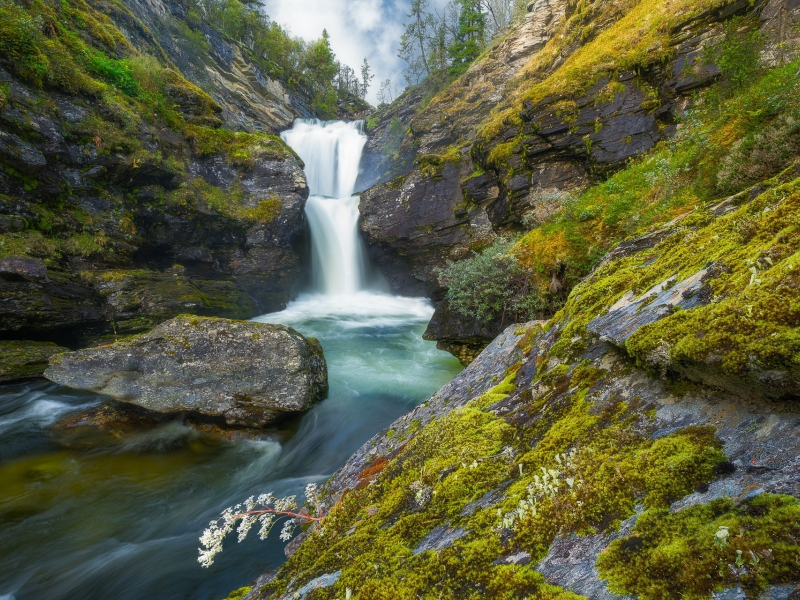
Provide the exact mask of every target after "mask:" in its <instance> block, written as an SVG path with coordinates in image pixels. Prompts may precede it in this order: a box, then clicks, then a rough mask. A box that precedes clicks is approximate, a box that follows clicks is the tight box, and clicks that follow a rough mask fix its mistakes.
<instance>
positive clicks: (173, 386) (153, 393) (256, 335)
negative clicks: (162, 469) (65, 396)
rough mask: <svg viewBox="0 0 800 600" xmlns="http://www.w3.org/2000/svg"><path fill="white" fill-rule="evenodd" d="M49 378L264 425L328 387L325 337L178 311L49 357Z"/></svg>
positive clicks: (150, 405)
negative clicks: (108, 340) (132, 333)
mask: <svg viewBox="0 0 800 600" xmlns="http://www.w3.org/2000/svg"><path fill="white" fill-rule="evenodd" d="M45 377H47V378H48V379H50V380H51V381H53V382H55V383H59V384H61V385H65V386H68V387H72V388H76V389H83V390H91V391H94V392H97V393H101V394H106V395H108V396H111V397H112V398H114V399H116V400H120V401H122V402H128V403H131V404H135V405H138V406H141V407H143V408H146V409H148V410H150V411H155V412H159V413H165V414H170V413H172V414H174V413H193V414H197V415H203V416H207V417H211V418H217V419H220V420H223V421H224V422H225V424H226V425H229V426H235V427H263V426H265V425H267V424H269V423H270V422H273V421H275V420H276V419H278V418H279V417H281V416H283V415H286V414H289V413H297V412H302V411H305V410H308V409H309V408H311V407H312V406H313V405H314V404H316V403H317V402H319V401H320V400H322V399H323V398H324V397H325V396H326V395H327V393H328V372H327V365H326V363H325V358H324V356H323V354H322V347H321V346H320V343H319V342H318V341H317V340H316V339H314V338H305V337H303V336H302V335H300V334H299V333H297V332H296V331H295V330H293V329H291V328H289V327H285V326H283V325H271V324H266V323H253V322H248V321H232V320H227V319H217V318H203V317H194V316H186V315H183V316H180V317H176V318H175V319H171V320H169V321H166V322H164V323H162V324H161V325H159V326H158V327H156V328H155V329H153V330H152V331H151V332H149V333H146V334H142V335H139V336H136V337H133V338H129V339H127V340H125V341H121V342H117V343H115V344H111V345H109V346H103V347H98V348H88V349H86V350H80V351H78V352H70V353H68V354H63V355H60V356H58V357H54V358H53V359H52V360H51V361H50V367H49V368H48V369H47V370H46V371H45Z"/></svg>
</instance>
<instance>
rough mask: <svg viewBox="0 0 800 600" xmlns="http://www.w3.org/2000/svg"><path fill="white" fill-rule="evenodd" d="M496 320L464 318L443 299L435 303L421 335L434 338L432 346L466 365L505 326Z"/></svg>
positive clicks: (428, 338)
mask: <svg viewBox="0 0 800 600" xmlns="http://www.w3.org/2000/svg"><path fill="white" fill-rule="evenodd" d="M506 325H508V323H506V324H503V322H502V321H501V320H499V319H496V320H493V321H490V322H489V323H484V322H483V321H480V320H478V319H475V318H472V317H465V316H463V315H461V314H460V313H458V312H457V311H454V310H453V309H452V308H451V307H450V302H449V301H448V300H447V298H445V299H444V300H442V301H441V302H440V303H439V304H438V305H437V306H436V310H435V311H434V313H433V316H432V317H431V320H430V322H429V323H428V327H427V329H426V330H425V333H423V334H422V338H423V339H426V340H435V341H436V342H437V343H436V347H437V348H439V349H440V350H446V351H447V352H450V353H451V354H452V355H453V356H455V357H456V358H458V360H459V361H461V364H462V365H464V366H467V365H468V364H470V363H471V362H472V361H473V360H475V359H476V358H477V356H478V355H479V354H480V353H481V352H482V351H483V349H484V348H486V346H488V345H489V343H490V342H491V341H492V340H493V339H494V338H496V337H497V336H498V335H499V334H500V333H501V332H502V331H503V329H505V326H506Z"/></svg>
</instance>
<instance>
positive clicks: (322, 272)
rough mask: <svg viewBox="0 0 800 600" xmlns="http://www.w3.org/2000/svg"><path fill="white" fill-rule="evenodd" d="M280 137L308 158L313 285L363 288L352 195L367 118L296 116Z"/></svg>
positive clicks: (330, 289) (340, 290)
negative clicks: (351, 120) (320, 118)
mask: <svg viewBox="0 0 800 600" xmlns="http://www.w3.org/2000/svg"><path fill="white" fill-rule="evenodd" d="M281 137H282V138H283V140H284V141H285V142H286V143H287V144H288V145H289V146H290V147H291V148H292V149H293V150H294V151H295V152H297V154H298V155H299V156H300V158H302V159H303V162H304V163H305V173H306V178H307V179H308V186H309V189H310V191H311V196H310V197H309V199H308V202H307V203H306V217H307V218H308V223H309V226H310V228H311V272H312V276H313V280H314V286H315V288H316V289H317V290H318V291H320V292H322V293H325V294H329V295H334V294H336V295H347V294H355V293H356V292H358V291H360V290H362V289H363V288H364V285H365V274H366V258H365V253H364V247H363V243H362V241H361V238H360V237H359V235H358V216H359V214H358V196H354V195H353V190H354V189H355V185H356V179H357V178H358V166H359V163H360V162H361V151H362V150H363V148H364V144H365V143H366V142H367V136H366V135H365V134H364V130H363V121H356V122H354V123H345V122H342V121H332V122H322V121H318V120H311V119H298V120H297V121H296V122H295V124H294V128H292V129H290V130H288V131H284V132H283V133H282V134H281Z"/></svg>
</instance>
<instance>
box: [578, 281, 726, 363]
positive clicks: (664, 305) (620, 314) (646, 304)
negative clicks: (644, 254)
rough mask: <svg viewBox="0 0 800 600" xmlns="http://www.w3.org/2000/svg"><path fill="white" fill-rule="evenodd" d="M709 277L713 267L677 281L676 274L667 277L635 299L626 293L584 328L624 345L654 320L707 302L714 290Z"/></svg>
mask: <svg viewBox="0 0 800 600" xmlns="http://www.w3.org/2000/svg"><path fill="white" fill-rule="evenodd" d="M713 276H714V270H713V269H710V268H707V269H703V270H701V271H698V272H697V273H695V274H694V275H692V276H691V277H687V278H686V279H684V280H683V281H680V282H677V283H676V281H675V280H676V277H671V278H669V279H667V280H666V281H664V282H662V283H659V284H658V285H656V286H653V287H652V288H650V289H649V290H648V291H646V292H645V293H644V294H642V295H641V296H639V298H636V297H635V294H634V293H633V292H628V293H626V294H625V295H624V296H623V297H622V298H620V299H619V300H618V301H617V302H616V303H614V304H613V305H612V306H611V308H609V310H608V313H607V314H605V315H603V316H601V317H597V318H596V319H594V320H593V321H592V322H591V323H589V326H588V328H587V329H588V330H589V331H591V332H592V333H595V334H597V335H599V336H600V337H601V338H604V339H607V340H610V341H611V342H612V343H613V344H615V345H617V346H620V347H622V348H624V347H625V341H626V340H627V339H628V338H629V337H631V336H632V335H633V334H634V333H636V332H637V331H638V330H639V329H640V328H641V327H644V326H645V325H649V324H650V323H655V322H656V321H659V320H660V319H663V318H664V317H667V316H669V315H671V314H672V313H673V312H675V310H689V309H692V308H695V307H697V306H704V305H706V304H708V303H709V302H711V300H712V299H713V298H714V292H713V291H712V290H711V286H710V285H708V283H707V282H708V280H709V279H712V278H713Z"/></svg>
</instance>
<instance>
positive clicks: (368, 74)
mask: <svg viewBox="0 0 800 600" xmlns="http://www.w3.org/2000/svg"><path fill="white" fill-rule="evenodd" d="M373 79H375V75H373V74H372V70H371V69H370V67H369V63H368V62H367V58H366V57H364V62H363V64H362V65H361V92H360V94H359V96H361V98H362V99H363V98H366V97H367V92H368V91H369V86H370V84H371V83H372V80H373Z"/></svg>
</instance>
